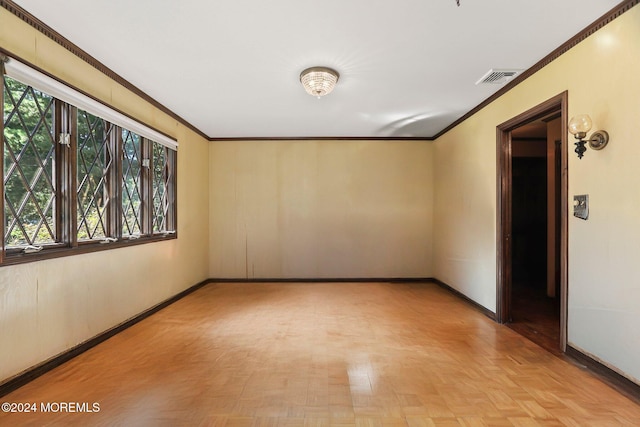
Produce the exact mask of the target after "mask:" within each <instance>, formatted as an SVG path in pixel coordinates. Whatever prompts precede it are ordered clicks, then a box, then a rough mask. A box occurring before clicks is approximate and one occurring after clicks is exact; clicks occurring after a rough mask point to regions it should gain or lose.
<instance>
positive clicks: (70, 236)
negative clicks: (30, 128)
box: [57, 104, 78, 247]
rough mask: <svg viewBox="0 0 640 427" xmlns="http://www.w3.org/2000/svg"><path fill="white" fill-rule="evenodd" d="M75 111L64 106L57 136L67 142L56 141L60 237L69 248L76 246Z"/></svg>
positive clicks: (76, 115)
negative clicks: (66, 138)
mask: <svg viewBox="0 0 640 427" xmlns="http://www.w3.org/2000/svg"><path fill="white" fill-rule="evenodd" d="M77 120H78V114H77V109H76V108H75V107H73V106H71V105H69V104H64V108H63V116H62V129H61V130H60V133H57V135H60V134H63V135H68V138H69V139H68V141H67V143H66V144H62V143H61V141H58V149H59V150H60V151H61V152H62V153H61V156H60V158H61V163H62V164H61V169H62V170H63V173H62V175H61V177H60V178H61V179H60V181H61V183H60V187H59V188H60V199H61V200H62V201H63V202H62V203H63V209H64V210H63V211H62V214H63V215H61V216H62V218H63V224H62V230H64V233H63V235H62V238H63V241H64V242H65V243H67V244H68V245H69V246H71V247H77V246H78V236H77V232H76V230H77V227H78V226H77V222H78V216H77V209H78V202H77V194H76V191H77V164H76V157H77V155H76V151H77V148H76V147H77V139H78V135H77V133H78V132H77V129H76V128H77Z"/></svg>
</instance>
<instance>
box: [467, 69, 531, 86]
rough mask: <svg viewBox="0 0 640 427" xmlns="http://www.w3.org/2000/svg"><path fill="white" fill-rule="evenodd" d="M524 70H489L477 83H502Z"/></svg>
mask: <svg viewBox="0 0 640 427" xmlns="http://www.w3.org/2000/svg"><path fill="white" fill-rule="evenodd" d="M520 72H522V70H494V69H491V70H489V71H488V72H487V73H486V74H485V75H484V76H482V77H481V78H480V80H478V81H477V82H476V84H477V85H501V84H505V83H507V82H508V81H511V80H513V79H514V77H516V76H517V75H518V74H520Z"/></svg>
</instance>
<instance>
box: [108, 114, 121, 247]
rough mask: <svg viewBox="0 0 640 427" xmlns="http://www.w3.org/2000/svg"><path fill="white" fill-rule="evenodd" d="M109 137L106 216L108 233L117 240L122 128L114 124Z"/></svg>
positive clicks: (118, 232)
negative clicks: (108, 201)
mask: <svg viewBox="0 0 640 427" xmlns="http://www.w3.org/2000/svg"><path fill="white" fill-rule="evenodd" d="M110 126H113V129H112V131H111V137H110V138H109V147H110V149H109V155H110V159H109V161H110V162H109V163H110V164H111V167H110V168H109V169H110V170H109V179H108V180H107V182H108V184H107V191H108V193H109V197H110V198H111V201H110V203H109V206H108V207H107V216H108V218H109V220H108V223H109V231H108V235H109V236H110V237H114V238H116V239H118V240H120V239H122V158H123V155H124V154H123V147H122V144H123V140H122V128H120V126H116V125H114V124H110Z"/></svg>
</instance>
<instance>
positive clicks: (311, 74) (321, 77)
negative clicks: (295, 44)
mask: <svg viewBox="0 0 640 427" xmlns="http://www.w3.org/2000/svg"><path fill="white" fill-rule="evenodd" d="M339 77H340V75H339V74H338V72H337V71H335V70H332V69H331V68H327V67H311V68H307V69H306V70H304V71H303V72H302V73H300V83H302V86H303V87H304V90H306V91H307V93H308V94H309V95H313V96H317V97H318V98H320V97H321V96H324V95H327V94H329V93H331V91H332V90H333V88H334V87H335V86H336V83H337V82H338V78H339Z"/></svg>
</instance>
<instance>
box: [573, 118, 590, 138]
mask: <svg viewBox="0 0 640 427" xmlns="http://www.w3.org/2000/svg"><path fill="white" fill-rule="evenodd" d="M591 125H592V122H591V117H589V115H588V114H580V115H578V116H575V117H572V118H571V120H569V132H571V133H572V134H573V135H575V136H576V137H580V138H584V137H585V135H586V134H587V132H589V131H590V130H591Z"/></svg>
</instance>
